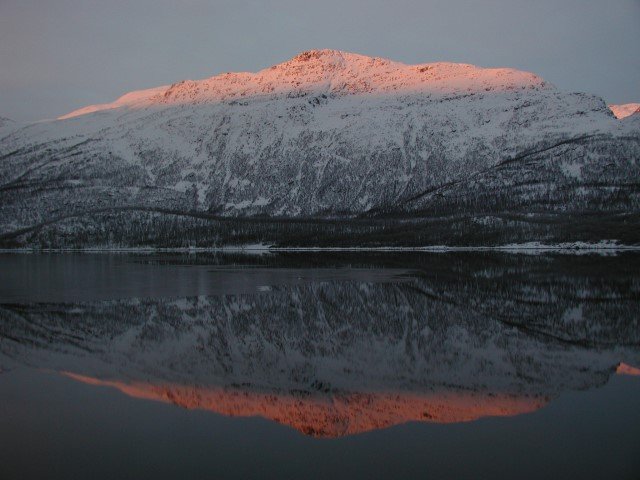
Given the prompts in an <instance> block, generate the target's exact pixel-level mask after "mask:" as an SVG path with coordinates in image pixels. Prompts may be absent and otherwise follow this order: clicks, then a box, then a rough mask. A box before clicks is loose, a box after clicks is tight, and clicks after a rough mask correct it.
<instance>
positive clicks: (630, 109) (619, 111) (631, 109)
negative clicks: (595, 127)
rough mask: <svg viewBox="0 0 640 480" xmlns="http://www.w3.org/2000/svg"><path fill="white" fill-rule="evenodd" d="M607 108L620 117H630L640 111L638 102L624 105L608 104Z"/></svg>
mask: <svg viewBox="0 0 640 480" xmlns="http://www.w3.org/2000/svg"><path fill="white" fill-rule="evenodd" d="M609 108H610V109H611V111H612V112H613V114H614V115H615V116H616V118H619V119H622V118H627V117H630V116H631V115H633V114H635V113H640V103H625V104H624V105H609Z"/></svg>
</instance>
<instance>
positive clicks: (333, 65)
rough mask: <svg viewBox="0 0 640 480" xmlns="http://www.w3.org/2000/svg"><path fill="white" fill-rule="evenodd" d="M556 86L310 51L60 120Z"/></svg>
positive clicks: (503, 74)
mask: <svg viewBox="0 0 640 480" xmlns="http://www.w3.org/2000/svg"><path fill="white" fill-rule="evenodd" d="M544 88H552V87H551V86H550V85H549V84H547V83H546V82H545V81H544V80H543V79H541V78H540V77H538V76H536V75H534V74H532V73H528V72H522V71H519V70H514V69H511V68H481V67H476V66H474V65H468V64H461V63H446V62H439V63H424V64H420V65H405V64H403V63H399V62H394V61H391V60H387V59H383V58H372V57H367V56H364V55H358V54H355V53H347V52H342V51H338V50H311V51H307V52H303V53H301V54H299V55H297V56H296V57H294V58H292V59H291V60H289V61H286V62H284V63H280V64H278V65H274V66H272V67H269V68H266V69H264V70H262V71H259V72H257V73H247V72H242V73H223V74H220V75H216V76H214V77H211V78H207V79H204V80H196V81H193V80H184V81H181V82H178V83H175V84H173V85H171V86H168V87H167V86H164V87H158V88H152V89H148V90H140V91H136V92H131V93H128V94H126V95H124V96H122V97H120V98H119V99H118V100H116V101H115V102H113V103H107V104H102V105H91V106H88V107H84V108H81V109H79V110H75V111H73V112H71V113H68V114H66V115H63V116H62V117H60V119H66V118H72V117H77V116H80V115H85V114H87V113H93V112H98V111H102V110H111V109H115V108H121V107H126V108H143V107H148V106H152V105H162V104H164V105H166V104H197V103H208V102H221V101H231V100H238V101H242V99H245V98H247V99H248V98H256V97H262V96H277V95H283V96H292V95H293V96H295V95H303V94H308V93H315V94H326V95H333V96H341V95H364V94H378V95H384V94H398V93H403V92H406V93H423V94H427V95H429V94H431V95H435V96H440V95H449V94H461V93H465V92H469V93H475V92H492V91H496V92H505V91H512V90H524V89H544Z"/></svg>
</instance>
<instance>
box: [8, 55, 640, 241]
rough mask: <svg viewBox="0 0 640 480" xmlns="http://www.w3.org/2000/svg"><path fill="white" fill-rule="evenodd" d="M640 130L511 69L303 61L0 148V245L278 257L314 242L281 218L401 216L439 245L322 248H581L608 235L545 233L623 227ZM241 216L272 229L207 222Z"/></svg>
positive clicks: (144, 101)
mask: <svg viewBox="0 0 640 480" xmlns="http://www.w3.org/2000/svg"><path fill="white" fill-rule="evenodd" d="M639 132H640V126H639V125H638V122H635V121H634V122H618V121H616V119H615V118H614V116H613V115H612V113H611V111H610V110H609V108H608V107H607V105H606V104H605V103H604V102H603V101H602V100H601V99H599V98H597V97H594V96H590V95H585V94H570V93H564V92H561V91H558V90H557V89H556V88H554V87H553V86H552V85H550V84H548V83H546V82H544V81H543V80H542V79H540V78H539V77H537V76H535V75H533V74H530V73H526V72H520V71H516V70H512V69H484V68H479V67H475V66H472V65H463V64H451V63H433V64H421V65H404V64H401V63H397V62H392V61H389V60H384V59H378V58H369V57H364V56H361V55H356V54H350V53H345V52H339V51H333V50H319V51H310V52H304V53H302V54H300V55H298V56H296V57H295V58H293V59H291V60H290V61H287V62H284V63H282V64H279V65H275V66H273V67H271V68H267V69H265V70H263V71H260V72H258V73H227V74H222V75H217V76H215V77H212V78H209V79H205V80H200V81H184V82H180V83H177V84H174V85H171V86H169V87H160V88H157V89H150V90H144V91H140V92H133V93H131V94H127V95H125V96H123V97H121V98H120V99H118V100H117V101H116V102H114V103H112V104H107V105H97V106H91V107H86V108H85V109H81V110H79V111H76V112H72V113H70V114H68V115H65V116H63V117H61V119H58V120H56V121H51V122H43V123H38V124H35V125H31V126H28V127H25V128H22V129H19V130H18V131H17V132H14V133H13V134H11V135H9V136H6V137H4V138H2V140H1V141H0V158H2V161H1V163H0V198H1V200H2V206H1V207H0V208H1V209H0V232H2V234H0V238H1V239H2V240H3V241H4V242H5V243H6V242H9V244H17V245H22V244H34V243H40V244H42V243H43V241H44V239H45V238H46V239H48V240H46V243H47V244H53V245H61V244H69V242H72V243H74V244H76V245H86V244H104V243H113V242H114V241H116V240H114V238H113V235H115V237H117V241H119V242H120V243H124V244H140V243H141V239H140V232H147V234H148V235H147V234H145V235H147V237H148V238H146V239H145V241H144V242H146V243H147V244H149V243H153V244H167V245H175V244H176V243H180V242H184V241H185V238H184V235H183V236H181V237H179V238H178V237H175V236H174V237H172V235H173V234H171V233H170V231H171V228H172V227H170V226H169V224H174V223H175V222H176V221H177V222H179V223H180V229H190V233H189V235H191V238H192V240H193V241H199V242H200V243H201V244H202V243H204V244H214V243H216V242H239V241H259V240H263V241H268V242H272V243H287V242H289V243H291V242H290V241H289V240H287V238H292V237H291V234H292V232H293V230H295V232H293V233H295V235H294V237H295V238H296V239H297V240H294V241H293V243H300V244H308V243H309V239H310V237H311V236H312V237H314V238H316V239H317V238H318V235H317V233H318V232H317V231H318V230H324V228H323V227H318V226H315V227H301V226H300V224H295V225H296V226H291V225H287V226H286V227H285V226H283V225H282V219H297V220H300V219H309V218H314V219H319V218H320V219H323V221H324V220H326V219H327V218H331V219H335V218H340V219H353V218H354V217H358V216H366V217H377V218H387V219H389V218H394V219H397V218H398V217H399V216H406V215H409V216H411V217H413V218H421V219H423V220H425V221H426V220H427V219H429V221H436V222H439V223H438V224H439V225H444V224H443V223H442V220H444V219H447V222H448V223H447V225H449V227H447V228H448V229H449V230H447V231H441V227H438V228H434V227H433V225H432V224H429V225H426V226H425V225H423V227H421V228H420V230H421V231H422V232H425V233H424V235H422V236H416V235H405V234H402V235H401V236H402V237H403V238H402V239H398V238H394V239H392V240H390V239H389V238H388V237H389V235H391V236H394V234H393V232H397V231H398V230H397V226H396V225H389V224H387V223H385V224H384V225H382V226H379V227H375V228H376V229H377V230H376V231H377V232H382V233H384V235H383V236H385V238H378V237H376V238H375V239H374V240H372V238H373V237H372V236H371V228H369V227H368V226H367V227H366V228H365V227H361V226H358V227H353V228H352V227H349V228H348V231H344V232H342V233H340V232H338V233H339V234H338V233H336V232H337V230H336V232H334V233H332V234H331V235H330V236H329V238H332V239H336V238H356V237H357V238H359V239H360V240H358V241H357V243H359V244H360V243H371V242H372V241H373V243H376V242H377V243H381V242H382V243H384V242H387V243H388V242H392V243H406V242H409V243H425V242H427V243H434V242H445V243H461V242H462V243H483V244H486V243H488V242H491V243H495V242H498V241H523V240H527V241H529V240H554V239H555V240H598V239H602V238H609V237H606V236H605V232H610V231H611V228H609V226H608V227H607V228H606V230H605V232H599V231H598V232H595V231H594V230H593V229H592V228H588V231H580V232H575V234H572V235H571V238H564V237H563V238H556V237H557V235H555V234H554V232H558V231H559V230H558V229H557V228H555V227H554V228H552V227H549V225H551V224H553V223H554V222H555V223H563V222H573V224H574V225H580V224H582V223H584V222H583V221H582V220H576V219H575V218H573V217H572V218H569V217H568V215H569V214H570V215H572V216H573V215H575V214H580V215H582V214H584V213H585V212H586V213H590V212H594V211H598V212H600V213H601V214H602V215H605V216H606V215H609V214H611V215H619V214H620V213H621V212H622V213H625V214H632V213H634V212H637V209H638V205H639V203H638V202H639V200H638V182H637V180H638V179H639V178H640V165H639V164H638V159H639V158H640V133H639ZM169 215H170V216H171V217H169ZM531 215H536V216H539V215H546V216H549V215H551V216H553V217H554V218H551V219H550V218H545V219H544V220H543V222H542V223H540V221H538V220H540V218H536V219H533V220H532V218H531ZM255 216H261V217H264V218H271V219H274V218H277V219H280V220H279V222H280V223H278V225H273V224H271V225H270V226H264V225H262V224H261V225H259V226H257V224H255V223H254V224H253V226H252V227H250V228H249V227H246V225H245V226H242V227H238V228H241V229H243V230H242V232H241V233H238V232H239V231H240V230H238V228H232V229H228V228H223V227H220V225H218V224H215V225H214V224H212V223H211V218H212V217H215V218H217V219H220V218H222V219H225V218H227V219H228V218H237V217H242V218H246V217H255ZM507 217H508V218H507ZM560 217H562V219H560ZM559 219H560V220H559ZM616 219H618V220H619V217H615V218H614V219H613V220H612V221H614V222H616V221H618V220H616ZM550 221H551V223H549V222H550ZM345 225H346V223H344V222H343V223H342V224H341V225H340V226H336V227H335V229H344V228H345ZM131 226H135V227H131ZM130 227H131V228H134V229H136V231H135V232H133V231H130V230H131V228H130ZM363 228H364V230H363ZM212 229H214V230H215V231H216V233H215V235H214V234H212V233H211V231H212ZM283 229H285V230H288V232H289V233H288V234H287V235H289V236H288V237H286V238H285V235H283ZM335 229H334V230H335ZM174 230H175V229H174ZM413 230H415V228H413ZM564 230H565V231H566V230H567V229H564ZM107 231H108V232H110V233H109V235H108V234H107V233H105V232H107ZM205 231H207V232H208V233H205ZM365 231H366V233H365ZM436 231H437V232H439V233H437V235H436V234H434V233H433V232H436ZM634 231H635V230H634ZM100 232H102V233H100ZM233 232H236V233H233ZM427 232H431V233H427ZM387 234H389V235H387ZM616 234H617V237H620V238H617V239H619V240H623V241H635V238H629V235H627V234H626V233H625V232H624V231H623V232H621V234H618V233H616ZM110 235H111V236H110ZM340 235H343V236H342V237H341V236H340ZM631 236H633V235H631ZM170 237H171V238H170ZM489 237H491V238H489ZM318 241H320V242H322V240H318ZM336 241H338V240H336ZM144 242H143V243H144ZM340 242H342V243H344V240H340ZM325 243H326V242H325Z"/></svg>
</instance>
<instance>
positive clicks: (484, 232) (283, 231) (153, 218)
mask: <svg viewBox="0 0 640 480" xmlns="http://www.w3.org/2000/svg"><path fill="white" fill-rule="evenodd" d="M601 240H614V241H617V242H618V243H619V244H621V245H638V244H640V213H623V212H607V213H602V212H597V211H591V212H584V213H580V214H578V213H566V214H563V213H553V214H549V213H546V214H545V213H540V214H536V215H531V214H515V213H509V214H506V213H504V214H491V213H487V214H485V215H452V216H442V217H435V216H431V217H422V216H419V215H407V214H401V215H397V216H395V217H394V218H389V217H380V216H378V217H373V218H364V217H359V218H353V217H351V218H265V217H248V218H247V217H241V218H237V217H236V218H233V217H220V216H216V215H209V214H207V213H203V212H195V211H194V212H179V211H172V210H167V209H157V210H156V209H150V208H135V207H122V208H114V209H100V210H97V211H93V212H87V213H84V214H83V213H78V214H73V215H70V216H68V217H66V218H65V217H62V218H59V219H56V220H52V221H50V222H44V223H42V224H38V225H35V226H33V227H29V228H24V229H20V230H17V231H14V232H8V233H3V234H0V248H9V249H11V248H34V249H50V248H53V249H65V248H78V249H81V248H92V247H97V248H100V247H102V248H110V247H118V248H145V247H156V248H185V247H194V246H197V247H201V248H215V247H223V246H227V245H245V244H258V243H261V244H264V245H271V246H275V247H345V248H348V247H372V248H375V247H425V246H432V245H446V246H452V247H466V246H469V247H476V246H477V247H483V246H500V245H505V244H512V243H526V242H530V241H538V242H541V243H547V244H556V243H568V242H593V243H597V242H599V241H601Z"/></svg>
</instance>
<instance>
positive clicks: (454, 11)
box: [0, 0, 640, 121]
mask: <svg viewBox="0 0 640 480" xmlns="http://www.w3.org/2000/svg"><path fill="white" fill-rule="evenodd" d="M637 45H640V0H611V1H609V2H604V1H601V0H538V1H536V2H530V1H525V0H485V1H483V2H479V1H475V0H422V1H421V0H396V1H395V2H390V1H382V0H351V1H349V0H343V1H339V0H323V1H322V2H319V1H315V2H310V1H304V0H297V1H296V0H271V1H269V2H267V1H258V0H216V1H214V0H179V1H170V0H128V1H125V0H110V1H109V2H104V1H102V2H101V1H99V0H48V1H43V0H0V116H3V117H9V118H13V119H15V120H18V121H35V120H38V119H42V118H54V117H57V116H60V115H62V114H64V113H67V112H70V111H72V110H74V109H77V108H80V107H83V106H86V105H89V104H96V103H107V102H111V101H113V100H115V99H116V98H117V97H119V96H120V95H122V94H124V93H126V92H129V91H132V90H140V89H144V88H150V87H156V86H159V85H165V84H170V83H173V82H176V81H179V80H183V79H201V78H207V77H211V76H213V75H216V74H218V73H221V72H225V71H253V72H255V71H258V70H261V69H263V68H265V67H268V66H270V65H274V64H277V63H280V62H282V61H285V60H287V59H289V58H291V57H293V56H295V55H296V54H297V53H300V52H301V51H304V50H309V49H321V48H331V49H336V50H345V51H350V52H355V53H360V54H363V55H368V56H375V57H385V58H389V59H391V60H396V61H399V62H403V63H407V64H418V63H428V62H437V61H451V62H460V63H471V64H474V65H478V66H482V67H511V68H516V69H519V70H525V71H529V72H533V73H535V74H537V75H540V76H541V77H543V78H544V79H545V80H547V81H549V82H551V83H553V84H555V85H556V86H557V87H558V88H560V89H561V90H565V91H582V92H587V93H593V94H596V95H599V96H601V97H603V98H604V99H605V101H606V102H607V103H615V104H620V103H630V102H638V101H640V55H638V54H637Z"/></svg>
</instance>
